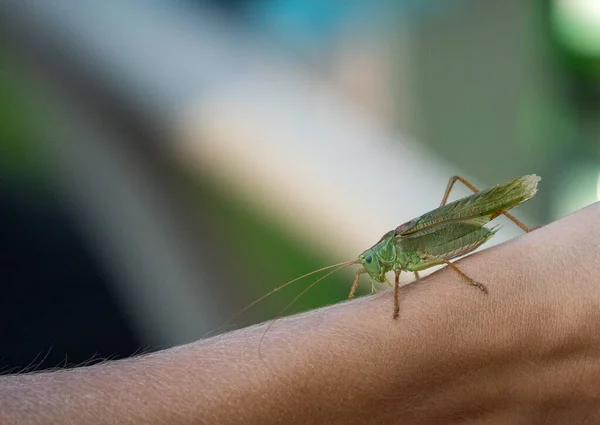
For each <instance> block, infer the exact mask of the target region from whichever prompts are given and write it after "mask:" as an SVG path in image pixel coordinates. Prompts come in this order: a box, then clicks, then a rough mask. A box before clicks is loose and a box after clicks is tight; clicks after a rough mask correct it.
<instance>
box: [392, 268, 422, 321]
mask: <svg viewBox="0 0 600 425" xmlns="http://www.w3.org/2000/svg"><path fill="white" fill-rule="evenodd" d="M394 273H395V277H394V319H397V318H398V315H399V314H400V301H399V292H400V270H396V271H395V272H394ZM413 273H414V274H415V281H417V280H419V279H420V277H419V273H418V272H413Z"/></svg>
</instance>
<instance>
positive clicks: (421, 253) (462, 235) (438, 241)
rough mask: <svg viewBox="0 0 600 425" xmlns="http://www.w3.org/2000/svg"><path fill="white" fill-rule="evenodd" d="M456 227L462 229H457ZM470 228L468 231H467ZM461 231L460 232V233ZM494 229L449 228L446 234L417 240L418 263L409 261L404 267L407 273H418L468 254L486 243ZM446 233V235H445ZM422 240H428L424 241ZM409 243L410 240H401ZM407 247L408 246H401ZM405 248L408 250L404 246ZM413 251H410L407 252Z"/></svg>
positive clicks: (475, 227)
mask: <svg viewBox="0 0 600 425" xmlns="http://www.w3.org/2000/svg"><path fill="white" fill-rule="evenodd" d="M457 227H463V228H462V229H457ZM469 227H470V229H468V228H469ZM461 230H462V231H461ZM496 231H497V230H496V229H495V228H494V229H488V228H486V227H477V226H466V225H463V226H449V228H448V229H447V231H446V232H444V230H441V231H440V232H438V233H437V234H436V235H431V236H430V237H429V238H427V237H421V238H418V239H419V242H421V243H420V244H419V245H420V246H415V247H414V248H413V249H414V252H415V253H416V254H417V256H418V257H419V261H409V262H407V264H406V265H405V266H404V268H405V269H406V270H407V271H419V270H424V269H426V268H429V267H431V266H434V265H437V264H441V263H443V262H444V261H446V260H451V259H453V258H456V257H460V256H462V255H465V254H468V253H469V252H471V251H474V250H475V249H477V248H478V247H479V246H481V245H482V244H484V243H485V242H486V241H488V240H489V239H490V238H491V237H492V236H494V234H495V233H496ZM445 233H446V234H445ZM424 239H429V240H427V241H425V240H424ZM402 242H410V240H402ZM403 245H408V244H403ZM405 248H409V247H407V246H405ZM410 251H413V250H412V249H411V250H409V251H408V252H410Z"/></svg>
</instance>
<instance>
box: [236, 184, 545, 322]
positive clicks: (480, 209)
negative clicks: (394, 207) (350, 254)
mask: <svg viewBox="0 0 600 425" xmlns="http://www.w3.org/2000/svg"><path fill="white" fill-rule="evenodd" d="M457 181H460V182H461V183H463V184H464V185H465V186H466V187H468V188H469V189H470V190H471V191H473V192H474V194H473V195H470V196H466V197H464V198H461V199H459V200H457V201H454V202H451V203H447V201H448V197H449V196H450V192H451V191H452V188H453V187H454V184H455V183H456V182H457ZM539 181H540V177H538V176H537V175H535V174H530V175H526V176H523V177H519V178H517V179H514V180H510V181H508V182H506V183H502V184H498V185H496V186H492V187H490V188H489V189H486V190H484V191H481V192H480V191H479V190H478V189H476V188H475V186H473V185H472V184H471V183H469V182H468V181H466V180H465V179H463V178H462V177H459V176H453V177H451V178H450V180H449V181H448V185H447V187H446V191H445V192H444V196H443V198H442V202H441V204H440V206H439V207H438V208H436V209H434V210H432V211H429V212H428V213H425V214H423V215H422V216H420V217H417V218H415V219H413V220H411V221H408V222H406V223H404V224H401V225H400V226H398V227H396V229H394V230H390V231H389V232H387V233H386V234H385V235H383V236H382V238H381V239H380V240H379V242H377V243H376V244H375V245H373V246H372V247H371V248H369V249H367V250H365V251H364V252H363V253H362V254H360V255H359V256H358V259H357V260H353V261H347V262H344V263H339V264H333V265H331V266H327V267H323V268H321V269H319V270H314V271H312V272H310V273H307V274H305V275H303V276H300V277H298V278H296V279H294V280H291V281H289V282H287V283H285V284H283V285H281V286H279V287H277V288H275V289H273V290H272V291H271V292H269V293H268V294H265V295H263V296H262V297H260V298H259V299H257V300H255V301H254V302H252V303H251V304H249V305H248V306H246V308H244V309H243V310H241V311H240V312H238V314H236V316H238V315H239V314H241V313H242V312H243V311H245V310H247V309H248V308H250V307H252V306H253V305H254V304H256V303H258V302H259V301H261V300H263V299H265V298H266V297H268V296H269V295H271V294H272V293H274V292H276V291H279V290H280V289H282V288H284V287H286V286H288V285H289V284H291V283H294V282H296V281H298V280H300V279H303V278H304V277H306V276H310V275H312V274H315V273H318V272H321V271H323V270H327V269H333V270H331V271H329V272H328V273H326V274H325V275H324V276H322V277H320V278H319V279H317V280H316V281H315V282H313V283H312V284H311V285H310V286H308V287H307V288H306V289H304V290H303V291H302V292H301V293H300V294H299V295H298V296H297V297H295V298H294V300H292V302H291V303H290V304H288V306H287V307H286V308H285V309H284V310H283V311H282V313H280V314H283V312H284V311H285V310H287V309H288V308H289V307H290V306H291V305H292V304H293V303H294V302H295V301H296V300H297V299H298V298H300V297H301V296H302V295H303V294H304V293H306V292H307V291H308V290H309V289H311V288H312V287H313V286H315V285H316V284H317V283H319V282H320V281H321V280H323V279H325V278H326V277H327V276H329V275H331V274H333V273H335V272H337V271H338V270H341V269H343V268H345V267H347V266H349V265H352V264H359V265H360V266H361V267H360V269H359V270H358V271H357V272H356V277H355V278H354V282H353V284H352V288H351V289H350V294H349V297H348V298H349V299H351V298H354V294H355V292H356V289H357V288H358V283H359V279H360V276H361V275H362V274H368V275H369V278H370V280H371V291H372V292H375V291H376V290H375V282H380V283H384V282H386V283H388V284H389V285H390V286H392V285H391V283H390V282H389V281H388V280H387V278H386V274H387V273H388V272H390V271H393V272H394V273H395V284H394V315H393V318H394V319H396V318H398V314H399V311H400V308H399V302H398V292H399V285H400V273H401V272H411V273H413V274H414V275H415V278H416V280H419V273H418V272H419V271H421V270H425V269H428V268H430V267H433V266H437V265H441V264H446V265H447V266H448V267H450V268H451V269H452V270H454V271H455V272H456V273H458V274H459V275H460V276H461V278H463V280H465V281H466V282H467V283H469V284H471V285H474V286H476V287H478V288H479V289H481V290H482V291H483V292H484V293H486V294H487V292H488V289H487V287H486V286H485V285H484V284H483V283H480V282H478V281H476V280H475V279H473V278H471V277H469V276H468V275H467V274H465V273H464V272H462V271H461V270H460V269H459V268H458V267H457V266H456V265H454V264H453V263H451V262H450V260H452V259H455V258H457V257H460V256H463V255H466V254H468V253H470V252H472V251H474V250H475V249H477V248H478V247H479V246H481V245H483V244H484V243H485V242H487V241H488V240H489V239H490V238H491V237H492V236H494V234H496V232H497V231H498V230H499V228H498V226H494V227H492V228H487V227H484V225H485V224H487V223H489V222H490V221H492V220H493V219H495V218H496V217H498V216H499V215H502V214H503V215H505V216H506V217H507V218H509V219H510V220H511V221H512V222H514V223H515V224H516V225H517V226H519V227H520V228H521V229H523V230H524V231H525V232H530V231H531V230H532V229H530V228H529V227H527V226H526V225H525V224H523V223H522V222H521V221H519V220H517V219H516V218H515V217H514V216H512V215H511V214H509V213H508V211H509V210H510V209H512V208H514V207H516V206H517V205H520V204H522V203H523V202H525V201H527V200H529V199H531V198H532V197H533V196H535V194H536V192H537V184H538V182H539ZM234 317H235V316H234ZM271 324H272V322H271ZM269 327H270V326H269ZM267 330H268V328H267ZM265 333H266V331H265Z"/></svg>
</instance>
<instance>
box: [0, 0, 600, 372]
mask: <svg viewBox="0 0 600 425" xmlns="http://www.w3.org/2000/svg"><path fill="white" fill-rule="evenodd" d="M599 28H600V1H593V0H554V1H550V0H531V1H518V0H508V1H504V2H495V1H491V0H488V1H481V0H454V1H450V2H447V1H446V2H442V1H436V0H426V1H424V0H420V1H417V0H397V1H385V0H378V1H366V0H346V1H341V0H330V1H326V2H325V1H317V0H303V1H299V0H235V1H234V0H230V1H217V0H214V1H208V0H207V1H201V0H195V1H193V0H188V1H184V0H180V1H176V0H161V1H159V0H155V1H148V0H146V1H135V0H129V1H122V2H98V1H79V2H73V1H68V0H54V1H52V2H48V1H43V0H30V1H27V2H23V1H19V0H0V223H1V226H0V291H1V295H0V315H1V317H0V347H1V350H0V371H2V372H4V373H6V372H10V371H20V370H33V369H36V370H40V369H45V368H49V367H69V366H73V365H77V364H81V363H82V362H88V363H94V362H96V361H99V360H101V359H107V358H121V357H127V356H131V355H133V354H136V353H140V352H147V351H152V350H156V349H160V348H164V347H169V346H172V345H175V344H182V343H186V342H190V341H194V340H197V339H200V338H203V337H206V336H210V335H214V334H215V333H218V332H222V331H224V330H230V329H234V328H238V327H242V326H247V325H250V324H253V323H258V322H260V321H264V320H267V319H271V318H273V317H275V316H277V315H278V314H279V313H280V312H281V310H282V308H283V307H284V306H286V305H287V304H288V303H289V302H290V301H291V300H292V299H293V298H294V297H295V296H296V295H297V294H298V293H299V292H300V291H302V289H304V288H306V285H308V284H309V283H310V282H311V281H312V280H311V278H308V279H307V280H306V281H303V282H298V283H295V284H294V285H290V287H288V288H286V290H283V291H280V292H278V293H276V294H274V295H273V296H272V297H270V298H268V299H266V300H265V301H264V302H262V303H260V304H258V305H256V306H255V307H254V308H252V309H250V310H248V311H247V312H245V313H244V314H243V315H241V316H239V317H237V318H236V319H235V320H234V321H232V322H228V319H229V318H230V317H231V316H232V315H233V314H234V313H236V312H237V311H239V310H240V309H241V308H243V307H244V306H246V305H247V304H248V303H250V302H251V301H252V300H254V299H255V298H257V297H259V296H261V295H263V294H265V293H266V292H268V291H269V290H270V289H272V288H274V287H276V286H278V285H280V284H282V283H284V282H286V281H288V280H290V279H293V278H294V277H297V276H299V275H301V274H304V273H306V272H308V271H311V270H313V269H316V268H319V267H323V266H326V265H328V264H332V263H335V262H340V261H345V260H352V259H354V258H356V256H357V255H358V254H359V253H360V252H362V251H363V250H364V249H366V248H368V247H369V246H371V245H372V244H374V243H375V242H376V241H377V240H378V239H379V238H380V236H381V235H382V234H383V233H385V232H386V231H387V230H390V229H392V228H394V227H396V226H397V225H399V224H401V223H403V222H405V221H407V220H410V219H412V218H413V217H415V216H418V215H420V214H422V213H424V212H426V211H429V210H431V209H433V208H435V207H437V206H438V205H439V202H440V200H441V196H442V193H443V191H444V189H445V186H446V183H447V179H448V178H449V177H450V176H451V175H454V174H459V175H462V176H463V177H465V178H467V179H468V180H470V181H472V182H473V183H474V184H475V185H476V186H478V187H481V188H485V187H487V186H490V185H493V184H496V183H501V182H504V181H506V180H508V179H511V178H514V177H518V176H520V175H523V174H528V173H537V174H539V175H541V176H542V182H541V184H540V192H539V194H538V195H537V196H536V198H534V199H533V200H532V201H530V202H528V203H526V204H525V205H523V206H522V207H519V208H517V209H516V210H515V214H516V215H517V216H518V217H519V218H521V219H523V220H524V221H525V222H526V223H527V224H529V225H531V226H536V225H540V224H543V223H547V222H549V221H552V220H555V219H558V218H560V217H562V216H564V215H566V214H568V213H570V212H572V211H574V210H577V209H579V208H581V207H583V206H585V205H588V204H590V203H592V202H595V201H597V200H598V199H599V198H600V145H599V143H598V141H599V136H600V125H599V124H598V123H600V119H598V118H600V117H599V114H600V85H599V81H600V62H599V59H600V30H599ZM466 194H468V192H467V191H466V190H465V189H464V188H458V186H457V190H456V192H455V193H454V194H453V198H456V197H458V196H461V195H466ZM499 221H501V222H502V224H504V228H503V230H502V231H501V232H500V233H499V234H498V236H497V237H496V238H494V240H493V241H492V243H490V244H487V245H486V247H488V246H490V245H492V244H496V243H499V242H502V241H504V240H507V239H510V238H512V237H514V236H517V235H518V234H519V231H518V229H517V228H516V227H515V226H514V225H512V224H511V223H509V222H507V221H506V220H504V219H503V218H501V219H499ZM353 272H354V271H353V270H350V269H348V270H344V271H341V272H339V273H338V274H337V275H335V276H332V277H330V278H328V279H327V280H326V281H323V282H322V283H321V284H319V285H318V286H316V287H315V288H314V289H313V290H312V291H310V292H309V293H308V294H307V295H306V296H304V297H303V298H302V299H300V300H299V301H298V303H296V304H295V305H294V306H293V307H292V308H290V309H289V310H288V311H287V312H286V314H291V313H296V312H299V311H303V310H306V309H309V308H315V307H318V306H323V305H328V304H332V303H335V302H338V301H341V300H344V299H346V297H347V295H348V291H349V287H350V283H351V279H352V276H353ZM406 281H409V280H406ZM369 290H370V286H369V284H368V281H367V279H365V282H364V285H363V286H362V287H361V291H360V293H361V294H365V293H369Z"/></svg>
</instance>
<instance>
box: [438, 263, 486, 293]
mask: <svg viewBox="0 0 600 425" xmlns="http://www.w3.org/2000/svg"><path fill="white" fill-rule="evenodd" d="M444 263H446V265H447V266H448V267H450V268H451V269H452V270H454V271H455V272H456V273H458V274H459V276H460V277H462V278H463V280H465V281H466V282H467V283H468V284H469V285H473V286H477V287H478V288H479V289H481V290H482V291H483V292H484V293H486V294H487V293H488V289H487V286H485V285H484V284H483V283H481V282H477V281H476V280H475V279H473V278H472V277H470V276H468V275H467V274H466V273H464V272H463V271H462V270H460V269H459V268H458V267H456V266H455V265H454V264H452V263H451V262H450V261H444Z"/></svg>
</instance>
